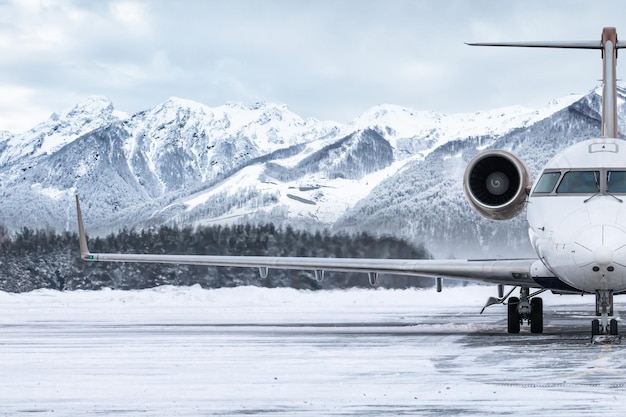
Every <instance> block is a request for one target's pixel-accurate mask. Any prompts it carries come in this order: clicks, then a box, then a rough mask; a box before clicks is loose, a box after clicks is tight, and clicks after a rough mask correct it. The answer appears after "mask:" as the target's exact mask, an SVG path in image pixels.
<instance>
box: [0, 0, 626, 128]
mask: <svg viewBox="0 0 626 417" xmlns="http://www.w3.org/2000/svg"><path fill="white" fill-rule="evenodd" d="M624 12H626V4H622V2H619V1H615V0H599V2H596V3H591V2H586V1H581V0H572V1H565V0H557V1H554V2H549V3H546V2H544V1H539V0H528V1H524V2H493V1H487V0H476V1H472V2H468V1H461V0H446V1H440V2H430V1H414V0H394V1H393V2H388V1H384V0H358V1H357V0H344V1H341V2H337V1H331V0H319V1H315V2H310V1H304V0H266V1H262V2H260V1H255V0H238V1H234V2H228V1H221V0H188V1H185V2H175V1H171V0H151V1H141V0H102V1H94V2H85V1H79V0H74V1H72V0H64V1H61V0H40V1H18V0H14V1H5V2H3V3H0V47H2V50H3V59H2V60H0V74H2V82H3V83H4V85H5V87H6V88H11V89H12V91H13V94H17V93H16V92H21V93H20V94H18V96H19V97H21V98H20V99H19V100H17V101H14V102H12V100H11V99H10V98H9V96H7V97H0V107H2V108H5V109H6V108H9V107H11V106H13V108H14V111H13V113H14V114H16V113H19V111H20V109H19V108H18V106H23V107H22V110H23V113H24V116H22V117H19V118H16V120H18V119H19V120H22V121H23V123H24V125H23V126H22V128H28V127H31V126H32V125H34V124H35V123H36V122H38V121H40V120H37V119H35V117H40V116H39V115H40V113H39V112H30V111H28V110H27V109H29V108H30V109H33V108H39V109H46V111H45V113H46V114H50V113H52V112H53V111H59V110H60V109H64V108H69V107H71V106H73V104H74V103H73V102H68V100H75V99H76V98H77V97H84V96H87V95H90V94H100V95H105V96H107V97H109V98H110V99H111V100H112V101H113V102H114V103H115V104H116V106H118V107H119V109H120V110H123V111H127V112H130V113H132V112H136V111H140V110H144V109H147V108H149V107H152V106H154V105H156V104H158V103H159V102H161V101H163V100H166V99H167V98H169V97H170V96H179V97H184V98H189V99H193V100H197V101H200V102H202V103H205V104H208V105H220V104H223V103H225V102H228V101H244V102H252V101H259V100H264V101H275V102H277V103H279V104H287V105H288V106H289V107H290V108H292V110H294V111H296V112H298V113H300V114H301V115H302V116H303V117H316V118H320V119H334V120H338V121H344V122H346V121H349V120H350V119H352V118H354V117H357V116H358V115H359V114H360V113H361V112H363V111H366V110H368V109H369V108H370V107H372V106H374V105H376V104H382V103H394V104H399V105H405V106H410V107H414V108H416V109H428V110H437V111H442V112H457V111H474V110H480V109H488V108H494V107H500V106H506V105H513V104H522V105H526V106H531V107H536V106H540V105H542V104H543V103H546V102H547V101H549V100H550V99H553V98H556V97H558V96H560V95H566V94H569V93H570V92H573V91H576V92H581V91H582V92H584V91H587V90H589V89H591V88H592V87H593V86H594V85H595V83H596V81H595V80H596V79H597V78H598V77H599V75H600V65H601V61H600V60H599V59H596V58H594V57H593V54H592V53H589V52H588V51H582V52H580V51H537V50H533V51H522V50H515V51H513V50H503V49H498V50H494V49H493V48H492V49H489V48H470V47H467V46H465V45H464V44H463V42H466V41H476V40H526V39H528V40H541V39H546V40H572V39H574V40H578V39H599V36H600V32H601V29H602V27H603V26H609V25H613V24H615V23H616V22H615V20H616V18H617V16H621V15H623V14H624ZM617 23H619V22H617ZM623 29H624V31H626V27H624V28H623ZM619 30H620V28H619V25H618V33H619ZM625 36H626V35H625ZM618 71H619V68H618ZM46 106H49V107H46ZM29 114H30V115H31V119H30V120H31V122H28V120H29V119H28V115H29ZM15 125H16V123H13V124H12V126H15ZM6 126H9V125H7V124H5V125H0V129H2V128H7V127H6Z"/></svg>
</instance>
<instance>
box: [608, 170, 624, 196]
mask: <svg viewBox="0 0 626 417" xmlns="http://www.w3.org/2000/svg"><path fill="white" fill-rule="evenodd" d="M606 185H607V192H609V193H626V171H609V172H608V173H607V174H606Z"/></svg>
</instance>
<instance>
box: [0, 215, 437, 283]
mask: <svg viewBox="0 0 626 417" xmlns="http://www.w3.org/2000/svg"><path fill="white" fill-rule="evenodd" d="M88 240H89V247H90V250H91V251H92V252H127V253H169V254H189V255H254V256H305V257H337V258H341V257H352V258H400V259H422V258H428V257H430V256H429V253H428V251H426V250H425V249H424V248H423V247H419V246H415V245H412V244H410V243H408V242H407V241H404V240H402V239H397V238H394V237H374V236H371V235H369V234H367V233H358V234H353V235H348V234H343V233H341V234H333V233H331V232H330V231H328V230H324V231H318V232H308V231H302V230H294V229H293V228H291V227H286V228H284V229H283V228H276V227H275V226H274V225H272V224H266V225H260V226H252V225H249V224H246V225H234V226H202V227H198V228H195V229H193V228H190V227H185V228H178V227H169V226H161V227H159V228H154V229H150V230H142V231H136V230H121V231H120V232H118V233H115V234H110V235H108V236H106V237H96V238H93V239H88ZM194 284H199V285H200V286H202V287H204V288H220V287H233V286H240V285H255V286H263V287H293V288H299V289H330V288H349V287H355V286H357V287H361V286H368V285H369V283H368V278H367V275H366V274H363V273H326V274H325V279H324V280H322V281H318V280H316V279H315V272H314V271H307V270H302V271H300V270H291V271H288V270H279V269H276V270H270V271H269V274H268V276H267V277H265V278H262V277H261V276H260V274H259V272H258V270H257V269H256V268H235V267H207V266H197V265H169V264H144V263H109V262H87V261H83V260H81V259H80V257H79V245H78V236H77V234H76V233H70V232H63V233H60V234H59V233H56V232H55V231H53V230H32V229H29V228H23V229H21V230H20V231H18V232H17V233H13V234H11V233H9V232H8V231H7V229H6V228H3V227H0V290H2V291H8V292H24V291H31V290H34V289H37V288H51V289H58V290H78V289H84V290H97V289H101V288H112V289H123V290H129V289H142V288H151V287H156V286H160V285H178V286H189V285H194ZM380 285H382V286H385V287H391V288H405V287H410V286H418V287H419V286H430V285H432V280H430V279H422V278H415V277H402V276H388V277H384V276H381V280H380Z"/></svg>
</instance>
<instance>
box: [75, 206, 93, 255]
mask: <svg viewBox="0 0 626 417" xmlns="http://www.w3.org/2000/svg"><path fill="white" fill-rule="evenodd" d="M76 214H77V216H78V240H79V242H80V257H81V258H82V259H91V254H90V253H89V248H88V247H87V236H85V226H84V225H83V214H82V213H81V211H80V201H78V194H77V195H76Z"/></svg>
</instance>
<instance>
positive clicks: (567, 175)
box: [533, 169, 626, 196]
mask: <svg viewBox="0 0 626 417" xmlns="http://www.w3.org/2000/svg"><path fill="white" fill-rule="evenodd" d="M597 193H606V194H626V170H623V169H622V170H617V169H591V170H556V169H555V170H546V171H544V172H543V174H542V175H541V177H540V178H539V181H537V185H536V186H535V189H534V191H533V195H538V196H540V195H571V194H588V195H590V194H597Z"/></svg>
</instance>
